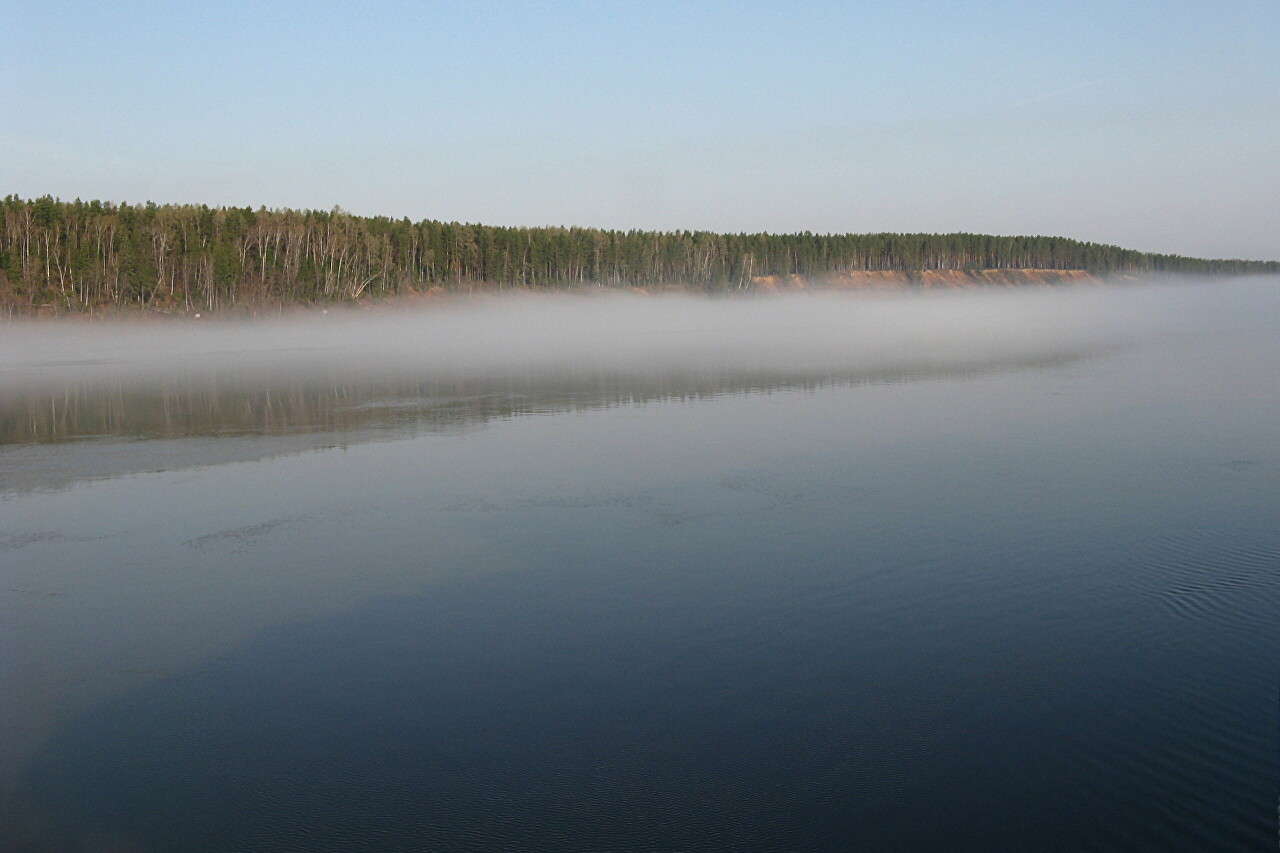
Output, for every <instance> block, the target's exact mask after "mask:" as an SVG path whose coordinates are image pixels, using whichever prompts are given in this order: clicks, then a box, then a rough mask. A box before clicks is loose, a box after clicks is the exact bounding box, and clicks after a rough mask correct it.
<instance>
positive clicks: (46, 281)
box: [0, 195, 1280, 311]
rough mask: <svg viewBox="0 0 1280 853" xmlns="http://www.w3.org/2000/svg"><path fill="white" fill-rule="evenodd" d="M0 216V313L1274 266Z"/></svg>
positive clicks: (900, 237)
mask: <svg viewBox="0 0 1280 853" xmlns="http://www.w3.org/2000/svg"><path fill="white" fill-rule="evenodd" d="M0 210H3V220H4V221H3V230H2V231H0V305H4V306H7V307H8V308H9V310H11V311H12V310H19V311H21V310H34V309H41V308H52V309H55V310H75V309H93V308H103V307H111V306H117V307H125V306H150V307H154V308H157V309H164V310H186V311H192V310H209V311H215V310H218V309H220V308H225V307H229V306H232V305H237V304H282V303H302V302H320V301H334V300H354V299H359V298H361V297H364V296H385V295H395V294H403V293H412V292H419V291H422V290H424V289H428V288H432V287H442V288H445V289H452V288H461V287H473V286H477V285H479V286H485V287H508V286H510V287H526V288H527V287H533V288H555V287H580V286H605V287H649V286H662V285H678V286H681V287H688V288H697V289H704V290H708V291H717V290H740V289H748V288H750V287H751V286H752V281H753V279H756V278H757V277H760V276H770V275H788V274H800V275H804V276H821V275H822V274H824V273H840V272H852V271H861V270H898V271H904V272H912V271H922V270H939V269H959V270H976V269H1026V268H1035V269H1075V270H1086V271H1089V272H1092V273H1097V274H1116V273H1151V272H1164V273H1196V274H1244V273H1275V272H1280V262H1275V261H1265V262H1264V261H1241V260H1205V259H1199V258H1188V257H1181V256H1178V255H1162V254H1152V253H1147V252H1138V251H1134V250H1130V249H1122V248H1120V247H1117V246H1109V245H1103V244H1099V243H1087V242H1081V241H1078V240H1071V239H1067V238H1063V237H1002V236H992V235H986V234H811V233H809V232H804V233H798V234H768V233H760V234H718V233H714V232H708V231H670V232H659V231H616V230H605V229H599V228H560V227H544V228H516V227H500V226H490V225H476V224H469V223H459V222H440V221H436V220H423V221H420V222H411V221H410V220H409V219H407V218H406V219H390V218H387V217H381V216H373V217H364V216H355V215H352V214H350V213H347V212H345V211H343V210H341V209H340V208H334V209H333V210H330V211H321V210H289V209H278V210H268V209H266V208H258V209H257V210H254V209H252V208H248V207H208V206H206V205H172V204H165V205H157V204H153V203H146V204H126V203H120V204H115V203H111V202H102V201H88V202H85V201H80V200H79V199H77V200H75V201H70V202H67V201H61V200H59V199H55V198H52V197H50V196H44V197H42V198H37V199H22V198H19V197H17V196H14V195H10V196H8V197H6V198H5V199H4V200H3V201H2V202H0Z"/></svg>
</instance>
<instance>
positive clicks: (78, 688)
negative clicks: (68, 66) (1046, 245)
mask: <svg viewBox="0 0 1280 853" xmlns="http://www.w3.org/2000/svg"><path fill="white" fill-rule="evenodd" d="M339 314H340V312H333V313H332V314H330V315H326V316H321V315H317V316H314V317H310V318H304V319H298V320H287V321H271V322H266V321H262V322H260V323H259V324H257V325H255V324H253V323H248V324H243V325H242V324H237V323H231V322H225V323H221V322H220V321H216V320H215V321H213V322H211V323H204V324H198V323H186V324H181V325H173V326H171V325H169V324H165V323H152V324H122V325H119V326H116V325H112V324H79V325H77V324H59V323H52V324H45V325H36V326H22V325H13V326H9V327H0V359H3V361H0V442H2V443H0V684H2V685H3V686H2V687H0V731H2V732H4V735H3V737H0V850H10V849H12V850H53V851H63V850H66V851H91V850H122V851H172V850H187V851H228V850H246V851H247V850H254V851H276V850H278V851H285V850H298V849H306V850H335V851H336V850H344V851H345V850H365V849H367V850H449V851H466V850H495V849H521V850H548V851H550V850H556V851H605V850H619V851H621V850H627V851H634V850H641V851H675V850H684V851H689V850H707V851H711V850H731V849H732V850H777V851H828V850H830V851H835V850H849V849H865V850H895V849H902V850H910V849H918V850H966V851H967V850H972V851H1017V850H1141V849H1150V850H1167V851H1178V850H1186V851H1195V850H1206V849H1219V850H1228V849H1232V850H1249V849H1271V845H1274V844H1275V839H1276V802H1277V800H1276V797H1277V793H1278V790H1277V779H1278V778H1280V766H1278V760H1277V744H1276V732H1277V725H1278V723H1280V717H1278V715H1277V695H1278V692H1277V691H1278V689H1280V681H1278V678H1280V677H1278V673H1280V667H1278V665H1277V660H1278V658H1277V649H1280V337H1278V336H1277V335H1276V329H1277V322H1280V282H1277V281H1276V280H1275V279H1274V278H1254V279H1242V280H1238V281H1226V282H1221V281H1220V282H1196V283H1189V284H1169V285H1161V286H1123V287H1121V286H1117V287H1115V288H1089V289H1084V290H1061V291H1058V290H1052V291H1035V292H1027V293H1023V292H1021V291H1016V292H1000V293H990V294H988V293H962V294H949V295H939V296H933V295H921V294H888V295H880V296H866V297H858V296H851V295H832V296H823V295H812V296H798V297H786V298H776V299H744V300H739V301H735V300H694V299H688V298H677V297H672V298H670V299H669V300H667V299H663V298H657V299H642V298H640V297H634V298H632V297H625V298H624V297H615V298H610V297H598V298H593V299H588V298H586V297H582V298H580V299H565V300H563V301H562V300H561V299H559V298H556V297H546V298H544V299H541V300H539V299H532V300H523V301H522V300H516V301H515V302H510V303H509V302H505V301H497V302H494V303H492V304H489V303H485V304H483V305H480V306H479V307H474V308H472V307H464V308H441V309H438V310H436V311H434V312H432V313H430V314H426V315H418V314H414V315H412V316H402V315H395V316H385V317H384V316H380V315H379V316H373V315H364V314H361V315H359V316H354V315H353V316H347V315H341V316H338V315H339Z"/></svg>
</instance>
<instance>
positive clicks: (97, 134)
mask: <svg viewBox="0 0 1280 853" xmlns="http://www.w3.org/2000/svg"><path fill="white" fill-rule="evenodd" d="M0 16H2V20H0V77H2V79H0V90H2V91H3V93H4V94H3V96H0V193H9V192H14V193H18V194H19V195H23V196H34V195H42V194H44V193H52V194H54V195H58V196H61V197H63V198H74V197H77V196H79V197H82V198H104V199H112V200H117V201H118V200H128V201H142V200H147V199H152V200H155V201H178V202H186V201H194V202H206V203H210V204H237V205H246V204H247V205H253V206H257V205H260V204H265V205H267V206H268V207H276V206H289V207H319V208H329V207H332V206H333V205H335V204H339V205H341V206H343V207H345V208H347V209H348V210H351V211H354V212H356V213H363V214H387V215H391V216H397V217H399V216H409V217H411V218H413V219H420V218H433V219H446V220H464V221H477V222H486V223H491V224H520V225H547V224H568V225H596V226H603V227H616V228H662V229H672V228H706V229H713V230H721V231H726V230H727V231H743V230H746V231H758V230H768V231H801V230H809V231H822V232H832V231H833V232H844V231H855V232H857V231H978V232H993V233H1002V234H1010V233H1015V234H1026V233H1036V234H1062V235H1066V236H1071V237H1077V238H1081V239H1088V240H1098V241H1103V242H1110V243H1119V244H1122V245H1125V246H1129V247H1132V248H1138V249H1145V250H1154V251H1167V252H1177V253H1181V254H1192V255H1204V256H1215V257H1218V256H1231V257H1245V258H1265V259H1278V258H1280V228H1278V227H1277V223H1278V222H1280V216H1278V215H1277V211H1276V203H1277V199H1280V48H1277V40H1278V39H1280V2H1277V0H1256V2H1231V0H1220V2H1216V3H1204V2H1194V3H1193V2H1181V0H1162V2H1141V0H1123V2H1117V0H1073V2H1034V3H1033V2H1019V3H1014V2H1005V3H996V2H988V3H983V2H904V1H903V0H893V2H843V3H813V2H808V3H806V2H786V3H783V2H777V3H745V2H743V3H711V2H700V3H662V2H645V3H637V2H625V3H534V2H529V3H515V2H510V3H483V2H460V3H446V2H440V3H431V2H364V3H320V2H306V3H285V2H262V0H258V2H225V0H224V2H217V3H208V2H204V3H177V2H173V3H165V4H160V3H154V4H151V3H133V2H120V1H119V0H114V2H109V3H107V2H92V3H90V2H68V3H60V2H48V0H39V2H37V0H23V2H8V0H0Z"/></svg>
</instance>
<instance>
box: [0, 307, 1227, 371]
mask: <svg viewBox="0 0 1280 853" xmlns="http://www.w3.org/2000/svg"><path fill="white" fill-rule="evenodd" d="M1218 287H1221V284H1220V283H1213V284H1210V283H1197V284H1187V285H1184V286H1181V287H1170V286H1168V285H1165V286H1163V287H1161V288H1160V290H1159V296H1158V297H1153V296H1152V295H1151V294H1152V293H1153V290H1152V289H1151V288H1147V287H1127V288H1122V289H1111V288H1064V289H1061V290H1056V291H1054V290H1026V291H963V292H923V291H921V292H911V293H905V294H904V293H901V292H891V291H890V292H883V293H871V294H864V295H859V296H854V295H850V294H847V293H821V292H816V293H809V294H803V295H793V296H781V297H776V296H775V297H759V298H737V299H733V298H720V299H716V298H704V297H697V296H677V295H671V296H657V297H646V296H636V295H630V294H622V295H618V294H608V293H605V294H602V295H599V296H594V297H592V298H583V297H581V296H572V295H569V296H526V297H507V298H502V297H476V298H474V299H471V300H465V299H459V300H458V301H450V302H441V303H439V304H438V305H436V306H434V307H431V308H428V309H416V310H415V309H407V310H406V309H399V310H397V309H383V310H374V311H365V312H359V311H352V310H335V311H334V312H332V313H327V314H324V315H321V314H319V313H318V312H316V313H313V314H310V315H307V316H299V317H295V318H292V319H282V320H254V321H248V322H245V321H240V322H237V321H223V320H205V321H203V322H181V323H178V322H174V323H164V322H159V321H151V322H133V323H129V322H115V323H112V322H105V323H83V322H62V323H48V322H44V323H34V324H24V323H14V324H12V325H11V326H10V327H7V328H6V329H5V333H4V336H3V340H2V341H0V364H3V370H4V372H3V374H0V379H2V381H3V386H2V387H3V389H4V390H5V391H6V392H9V393H12V392H13V391H14V390H15V389H23V388H31V387H34V386H39V387H41V388H48V387H49V386H50V385H51V384H53V385H57V384H60V383H65V384H68V385H74V384H78V383H83V382H86V381H95V380H115V381H122V382H146V381H154V380H157V379H164V378H169V377H175V376H181V377H187V376H191V375H204V374H214V373H216V372H219V371H235V372H237V374H239V375H242V376H244V377H248V376H251V375H253V374H254V373H255V372H259V371H261V372H270V371H273V370H281V369H284V370H297V371H324V372H331V371H339V372H351V373H357V372H361V371H380V372H381V371H387V370H391V371H395V372H402V373H417V374H446V373H452V374H465V375H530V374H535V373H542V374H546V375H554V374H556V373H560V372H563V371H566V370H571V371H572V370H597V371H605V372H614V373H617V372H622V373H632V374H654V373H665V372H672V371H676V372H681V371H689V370H699V369H735V370H746V371H752V370H768V371H776V372H778V373H801V372H806V371H809V372H819V373H829V372H832V371H876V370H897V369H910V368H915V367H921V366H924V367H937V366H964V365H979V364H988V363H993V362H999V361H1016V360H1019V359H1027V358H1032V359H1034V358H1041V357H1046V356H1056V355H1061V354H1066V353H1071V354H1079V353H1082V352H1085V351H1088V350H1092V349H1097V348H1100V347H1106V346H1111V345H1116V344H1122V343H1125V342H1129V341H1132V340H1134V339H1135V338H1140V337H1144V336H1149V335H1151V334H1155V333H1170V332H1174V331H1180V330H1185V329H1186V328H1187V326H1188V324H1190V323H1193V322H1195V321H1196V320H1197V319H1198V318H1199V316H1200V314H1201V312H1202V311H1203V310H1204V308H1205V307H1206V302H1207V301H1209V302H1211V296H1209V297H1206V293H1205V291H1207V290H1211V289H1214V288H1218Z"/></svg>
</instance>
